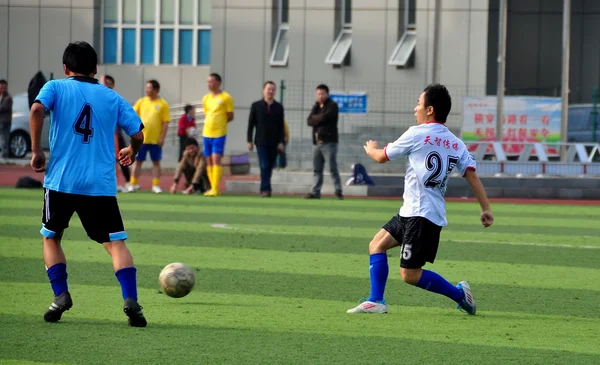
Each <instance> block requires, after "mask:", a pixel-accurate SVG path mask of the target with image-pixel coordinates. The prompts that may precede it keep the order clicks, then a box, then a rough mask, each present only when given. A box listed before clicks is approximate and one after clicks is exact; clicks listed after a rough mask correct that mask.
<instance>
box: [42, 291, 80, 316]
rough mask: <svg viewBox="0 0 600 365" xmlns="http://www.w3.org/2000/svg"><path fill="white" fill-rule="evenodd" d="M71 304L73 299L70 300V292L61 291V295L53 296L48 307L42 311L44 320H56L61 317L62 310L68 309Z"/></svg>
mask: <svg viewBox="0 0 600 365" xmlns="http://www.w3.org/2000/svg"><path fill="white" fill-rule="evenodd" d="M72 306H73V300H71V294H69V292H68V291H66V292H63V293H62V294H61V295H59V296H57V297H54V301H53V302H52V304H51V305H50V308H48V310H47V311H46V313H44V321H46V322H58V321H60V317H62V314H63V312H65V311H68V310H69V309H71V307H72Z"/></svg>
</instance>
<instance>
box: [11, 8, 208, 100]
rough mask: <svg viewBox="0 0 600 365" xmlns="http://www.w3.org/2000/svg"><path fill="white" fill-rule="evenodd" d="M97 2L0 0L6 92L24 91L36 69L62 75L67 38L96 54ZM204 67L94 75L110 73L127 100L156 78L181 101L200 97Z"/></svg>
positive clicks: (115, 69)
mask: <svg viewBox="0 0 600 365" xmlns="http://www.w3.org/2000/svg"><path fill="white" fill-rule="evenodd" d="M100 6H101V1H100V0H0V78H6V79H7V80H8V82H9V90H10V92H11V93H12V94H17V93H20V92H25V91H26V90H27V86H28V85H29V80H30V79H31V78H32V77H33V75H34V74H35V73H36V72H37V71H42V72H43V73H44V74H45V76H46V78H49V77H50V73H51V72H52V73H54V78H63V77H65V76H64V73H63V67H62V53H63V51H64V48H65V46H66V45H67V43H68V42H73V41H80V40H82V41H86V42H89V43H90V44H92V45H93V46H94V47H95V48H96V51H97V52H98V53H99V56H100V47H99V36H100ZM209 69H210V68H209V67H207V66H202V67H172V66H171V67H169V66H160V67H154V66H152V67H137V66H120V65H108V66H103V65H100V66H99V67H98V74H103V73H109V74H111V75H112V76H114V77H115V78H116V90H117V91H118V92H119V93H121V94H122V95H123V96H124V97H125V98H126V99H127V100H128V101H129V102H132V103H133V102H135V100H137V98H139V97H140V96H143V95H144V83H145V80H148V79H151V78H156V79H157V80H158V81H159V82H160V83H161V94H162V96H163V97H164V98H165V99H166V100H167V101H168V102H169V103H185V102H194V101H199V100H201V99H202V96H203V95H204V93H205V92H206V81H205V80H206V77H207V76H208V74H209Z"/></svg>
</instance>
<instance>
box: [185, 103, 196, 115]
mask: <svg viewBox="0 0 600 365" xmlns="http://www.w3.org/2000/svg"><path fill="white" fill-rule="evenodd" d="M192 109H194V107H193V106H191V105H190V104H186V106H185V107H184V108H183V111H184V112H185V114H187V113H189V112H190V110H192Z"/></svg>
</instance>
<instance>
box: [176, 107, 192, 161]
mask: <svg viewBox="0 0 600 365" xmlns="http://www.w3.org/2000/svg"><path fill="white" fill-rule="evenodd" d="M184 111H185V113H184V114H183V115H182V116H181V118H179V128H178V129H177V135H178V136H179V159H178V160H177V161H181V156H182V155H183V150H184V149H185V141H186V140H187V139H188V137H196V108H194V107H193V106H191V105H189V104H188V105H186V106H185V109H184Z"/></svg>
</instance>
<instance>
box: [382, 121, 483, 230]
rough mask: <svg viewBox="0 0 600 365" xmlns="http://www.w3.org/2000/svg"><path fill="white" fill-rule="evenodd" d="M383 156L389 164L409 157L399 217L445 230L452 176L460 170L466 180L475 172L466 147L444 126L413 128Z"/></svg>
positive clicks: (386, 148)
mask: <svg viewBox="0 0 600 365" xmlns="http://www.w3.org/2000/svg"><path fill="white" fill-rule="evenodd" d="M384 152H385V155H386V156H387V158H388V159H389V160H396V159H398V158H400V157H402V156H408V163H407V165H406V175H405V177H404V195H403V199H404V203H403V204H402V208H400V216H402V217H424V218H427V219H429V220H430V221H431V222H433V223H435V224H437V225H438V226H446V225H447V224H448V222H447V220H446V201H445V200H444V196H445V194H446V188H447V185H448V179H449V176H450V173H451V172H452V170H454V169H455V168H458V170H459V171H460V173H461V175H463V176H464V175H465V173H466V171H467V169H473V170H475V169H476V163H475V159H474V158H473V156H471V154H470V153H469V151H468V150H467V146H465V144H464V143H463V142H462V141H461V140H460V139H459V138H458V137H456V136H455V135H454V134H453V133H452V132H450V131H449V130H448V128H446V126H445V125H443V124H440V123H427V124H421V125H417V126H413V127H410V128H409V129H408V130H407V131H406V132H405V133H404V134H403V135H402V136H400V138H398V139H397V140H396V141H395V142H393V143H390V144H388V145H387V146H385V148H384Z"/></svg>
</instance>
